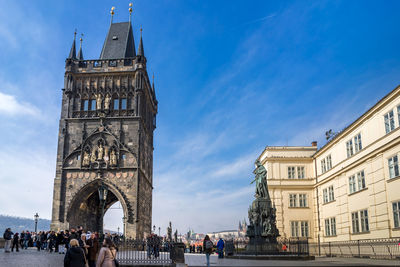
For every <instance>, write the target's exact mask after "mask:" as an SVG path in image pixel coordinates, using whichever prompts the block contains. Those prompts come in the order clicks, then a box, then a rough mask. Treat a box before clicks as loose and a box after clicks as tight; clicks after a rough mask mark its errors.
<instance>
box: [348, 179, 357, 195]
mask: <svg viewBox="0 0 400 267" xmlns="http://www.w3.org/2000/svg"><path fill="white" fill-rule="evenodd" d="M356 191H357V189H356V176H355V175H352V176H350V177H349V192H350V194H351V193H354V192H356Z"/></svg>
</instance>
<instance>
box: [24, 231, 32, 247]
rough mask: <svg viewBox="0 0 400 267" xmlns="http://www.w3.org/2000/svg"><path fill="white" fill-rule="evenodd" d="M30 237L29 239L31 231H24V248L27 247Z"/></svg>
mask: <svg viewBox="0 0 400 267" xmlns="http://www.w3.org/2000/svg"><path fill="white" fill-rule="evenodd" d="M30 239H31V233H29V231H26V233H25V237H24V249H28V246H29V240H30Z"/></svg>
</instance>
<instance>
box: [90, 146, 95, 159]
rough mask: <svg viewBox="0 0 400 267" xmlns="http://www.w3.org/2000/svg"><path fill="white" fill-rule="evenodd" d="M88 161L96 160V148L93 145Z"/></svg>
mask: <svg viewBox="0 0 400 267" xmlns="http://www.w3.org/2000/svg"><path fill="white" fill-rule="evenodd" d="M90 162H91V163H94V162H96V148H95V147H93V149H92V153H91V155H90Z"/></svg>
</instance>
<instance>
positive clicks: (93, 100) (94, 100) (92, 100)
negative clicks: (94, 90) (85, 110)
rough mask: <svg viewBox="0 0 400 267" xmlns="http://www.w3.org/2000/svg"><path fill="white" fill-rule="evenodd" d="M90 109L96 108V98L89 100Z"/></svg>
mask: <svg viewBox="0 0 400 267" xmlns="http://www.w3.org/2000/svg"><path fill="white" fill-rule="evenodd" d="M90 110H96V99H91V100H90Z"/></svg>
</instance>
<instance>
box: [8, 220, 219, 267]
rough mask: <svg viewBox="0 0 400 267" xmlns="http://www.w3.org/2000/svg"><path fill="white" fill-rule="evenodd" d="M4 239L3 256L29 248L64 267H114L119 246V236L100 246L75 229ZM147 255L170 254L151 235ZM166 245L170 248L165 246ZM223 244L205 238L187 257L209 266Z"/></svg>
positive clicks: (93, 237)
mask: <svg viewBox="0 0 400 267" xmlns="http://www.w3.org/2000/svg"><path fill="white" fill-rule="evenodd" d="M3 238H4V239H5V252H6V253H9V252H10V251H11V252H13V251H14V248H15V249H16V251H17V252H18V251H19V248H20V247H21V249H27V248H28V247H35V248H37V250H38V251H48V252H50V253H51V252H53V251H54V252H55V253H59V254H65V256H64V267H80V266H82V267H86V266H89V267H115V266H118V261H117V259H116V258H117V251H118V248H117V245H118V244H119V242H120V237H119V236H118V235H115V234H114V235H110V234H106V235H105V236H104V240H103V243H102V246H100V242H99V234H98V233H97V232H93V233H91V232H85V231H84V229H83V228H82V227H78V228H77V229H75V228H71V229H70V230H65V231H59V232H55V231H40V232H38V233H35V232H29V231H22V232H21V233H15V234H14V233H13V232H12V231H11V229H10V228H7V229H6V231H5V232H4V234H3ZM146 241H147V242H146V243H147V255H148V257H149V258H150V257H151V256H153V257H154V258H158V257H159V255H160V248H163V249H165V251H169V248H164V247H163V246H162V242H161V241H162V240H161V237H159V236H157V235H156V234H151V235H149V236H148V237H147V239H146ZM166 244H169V243H168V242H166ZM224 246H225V243H224V241H223V239H222V238H220V239H219V241H218V242H217V244H216V245H214V243H213V242H212V241H211V240H210V238H209V236H208V235H206V236H205V238H204V240H203V243H202V244H201V245H198V246H195V245H191V246H189V248H188V250H189V252H190V253H196V251H197V252H198V253H204V254H205V255H206V260H207V266H210V255H211V254H212V253H213V252H214V250H215V251H216V252H217V254H218V257H219V258H223V257H224ZM143 250H144V247H143Z"/></svg>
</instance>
